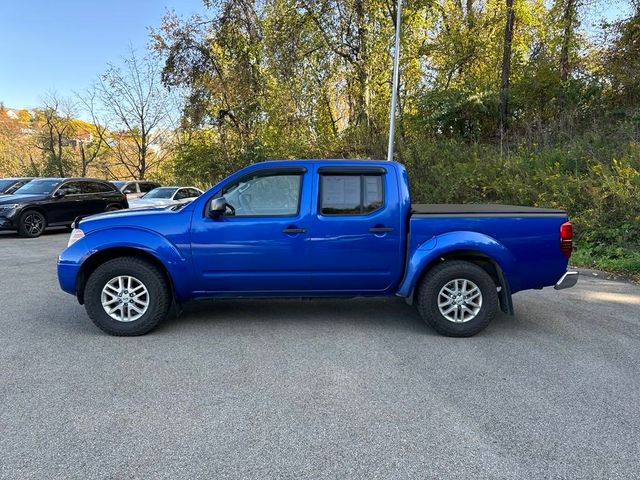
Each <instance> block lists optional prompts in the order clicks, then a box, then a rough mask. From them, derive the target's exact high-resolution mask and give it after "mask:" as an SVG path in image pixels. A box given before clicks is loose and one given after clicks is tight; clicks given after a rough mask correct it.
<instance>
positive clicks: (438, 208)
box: [411, 203, 567, 217]
mask: <svg viewBox="0 0 640 480" xmlns="http://www.w3.org/2000/svg"><path fill="white" fill-rule="evenodd" d="M411 214H412V216H414V217H416V216H417V217H422V216H452V215H465V216H471V217H475V216H482V217H489V216H491V217H494V216H496V217H502V216H509V217H513V216H517V217H523V216H526V217H530V216H545V217H548V216H559V217H564V216H566V215H567V212H566V211H565V210H559V209H555V208H537V207H522V206H518V205H492V204H478V203H467V204H455V203H452V204H428V203H415V204H412V205H411Z"/></svg>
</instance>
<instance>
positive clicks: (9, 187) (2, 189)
mask: <svg viewBox="0 0 640 480" xmlns="http://www.w3.org/2000/svg"><path fill="white" fill-rule="evenodd" d="M31 180H33V178H31V177H21V178H0V195H12V194H13V193H14V192H15V191H16V190H17V189H19V188H20V187H21V186H23V185H25V184H27V183H29V182H30V181H31Z"/></svg>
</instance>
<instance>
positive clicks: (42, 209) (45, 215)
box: [18, 205, 49, 225]
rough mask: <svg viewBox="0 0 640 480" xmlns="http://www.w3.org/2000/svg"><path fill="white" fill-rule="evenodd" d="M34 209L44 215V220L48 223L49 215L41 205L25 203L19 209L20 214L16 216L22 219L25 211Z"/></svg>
mask: <svg viewBox="0 0 640 480" xmlns="http://www.w3.org/2000/svg"><path fill="white" fill-rule="evenodd" d="M32 211H36V212H38V213H39V214H41V215H42V216H43V217H44V220H45V221H46V222H47V225H49V215H48V214H47V210H46V209H45V208H43V207H42V206H41V205H25V206H24V208H23V209H22V210H21V211H20V215H19V216H18V218H19V219H20V220H22V216H23V215H24V214H25V213H27V212H32Z"/></svg>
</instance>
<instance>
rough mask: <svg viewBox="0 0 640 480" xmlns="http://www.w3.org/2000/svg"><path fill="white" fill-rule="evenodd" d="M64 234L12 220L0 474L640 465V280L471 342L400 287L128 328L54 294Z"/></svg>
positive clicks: (549, 293)
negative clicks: (421, 311)
mask: <svg viewBox="0 0 640 480" xmlns="http://www.w3.org/2000/svg"><path fill="white" fill-rule="evenodd" d="M67 236H68V234H60V233H56V234H47V235H45V236H44V237H42V238H40V239H36V240H23V239H20V238H17V237H15V236H14V235H12V234H0V329H1V330H0V478H6V479H18V478H19V479H22V478H77V479H90V478H118V479H129V478H167V479H176V478H203V479H212V478H215V479H222V478H259V479H266V478H310V479H317V478H335V479H347V478H363V479H365V478H366V479H370V478H394V479H396V478H434V479H435V478H437V479H445V478H458V479H459V478H469V479H471V478H473V479H478V478H589V479H592V478H603V479H604V478H606V479H613V478H632V477H634V476H636V475H638V472H640V413H639V412H640V288H638V287H637V286H635V285H631V284H626V283H618V282H612V281H605V280H600V279H597V278H583V279H582V280H581V282H580V283H579V286H578V287H576V288H575V289H573V290H569V291H564V292H556V291H554V290H552V289H546V290H544V291H534V292H526V293H521V294H518V295H516V296H515V298H514V301H515V307H516V311H517V314H516V316H515V318H511V317H507V316H501V317H499V318H498V319H497V320H496V321H495V322H494V323H493V324H492V325H490V327H489V328H488V329H487V330H486V331H485V332H483V333H482V334H480V335H478V336H476V337H474V338H471V339H450V338H444V337H440V336H438V335H436V334H435V333H434V332H433V331H432V330H430V329H429V328H428V327H427V326H425V325H423V324H422V323H421V321H420V319H419V318H418V315H417V314H416V313H415V311H414V310H413V309H412V308H411V307H408V306H406V305H405V304H404V303H403V301H402V300H398V299H390V300H384V299H383V300H354V301H333V300H325V301H262V300H261V301H220V302H207V303H201V304H197V305H190V306H188V307H187V308H186V311H185V313H184V315H183V316H182V317H181V318H180V319H178V320H172V321H169V322H167V323H165V324H164V325H163V326H162V327H161V328H160V329H158V330H157V331H156V332H154V333H153V334H151V335H148V336H145V337H140V338H114V337H109V336H107V335H104V334H103V333H101V332H100V331H99V330H98V329H97V328H95V327H94V326H93V325H92V324H91V323H90V322H89V320H88V319H87V317H86V316H85V313H84V310H83V308H82V307H81V306H79V305H78V304H77V303H76V302H75V299H74V298H73V297H71V296H68V295H66V294H64V293H62V292H61V291H59V290H58V286H57V283H56V278H55V260H56V255H57V253H58V251H59V250H61V249H62V248H63V246H64V245H65V244H66V240H67ZM636 478H637V477H636Z"/></svg>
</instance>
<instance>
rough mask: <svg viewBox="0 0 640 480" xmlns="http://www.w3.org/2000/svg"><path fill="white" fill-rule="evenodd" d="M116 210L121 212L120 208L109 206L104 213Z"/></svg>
mask: <svg viewBox="0 0 640 480" xmlns="http://www.w3.org/2000/svg"><path fill="white" fill-rule="evenodd" d="M116 210H122V207H120V206H119V205H109V206H108V207H107V209H106V210H105V212H115V211H116Z"/></svg>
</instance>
